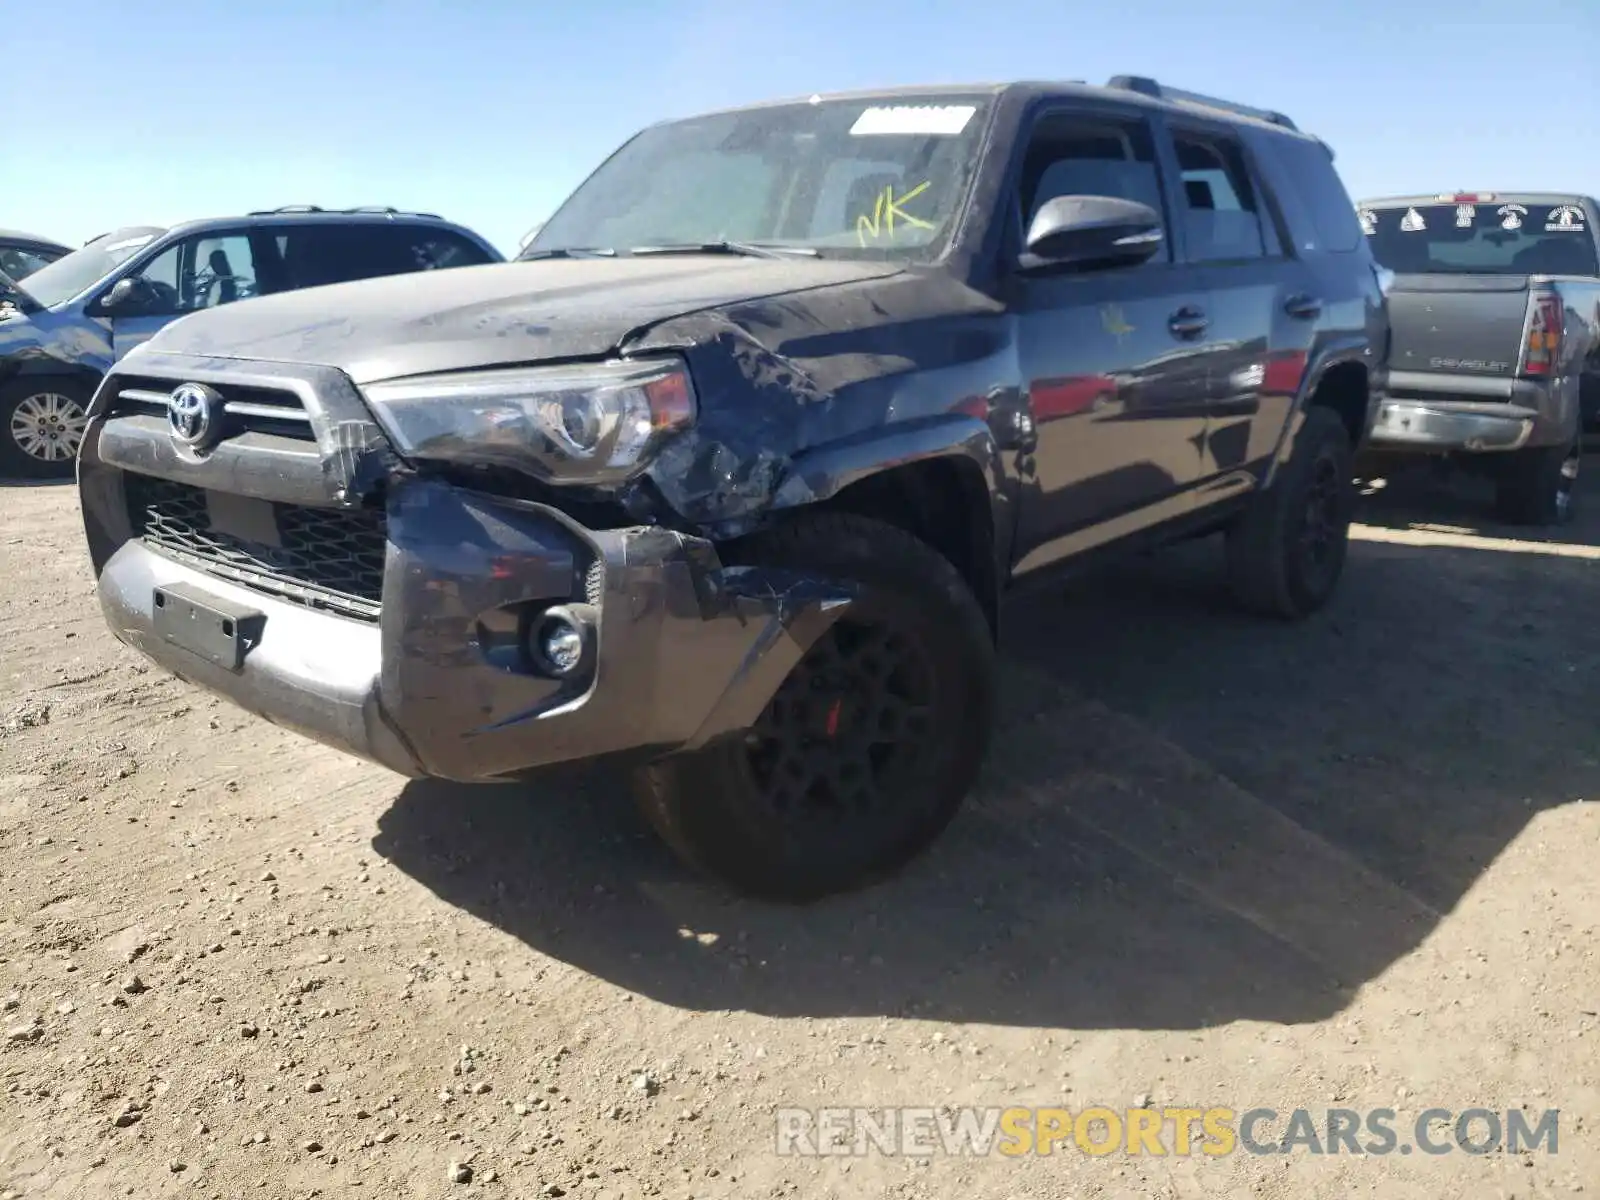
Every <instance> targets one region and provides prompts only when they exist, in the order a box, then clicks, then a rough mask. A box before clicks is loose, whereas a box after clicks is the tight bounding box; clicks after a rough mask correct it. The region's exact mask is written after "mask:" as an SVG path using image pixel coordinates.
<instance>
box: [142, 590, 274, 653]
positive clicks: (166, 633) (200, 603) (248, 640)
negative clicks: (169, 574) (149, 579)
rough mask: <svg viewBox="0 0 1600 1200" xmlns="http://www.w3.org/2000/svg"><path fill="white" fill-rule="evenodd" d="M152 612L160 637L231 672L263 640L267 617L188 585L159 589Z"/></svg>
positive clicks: (153, 599)
mask: <svg viewBox="0 0 1600 1200" xmlns="http://www.w3.org/2000/svg"><path fill="white" fill-rule="evenodd" d="M151 612H152V613H153V614H154V625H155V631H156V633H157V634H158V635H159V636H160V637H161V639H162V640H163V641H167V642H171V643H172V644H173V645H174V646H179V647H181V648H183V649H184V650H187V651H189V652H190V653H191V654H198V655H199V656H200V657H201V658H204V659H206V660H208V661H209V662H214V663H216V664H217V665H218V666H220V667H225V668H226V669H227V670H230V671H237V670H240V669H241V668H243V666H244V656H245V654H246V652H247V651H248V650H249V649H250V647H252V646H254V645H256V644H257V643H258V642H259V641H260V640H261V629H262V626H263V625H265V624H266V616H265V615H264V614H263V613H262V612H260V611H259V610H258V609H254V608H251V607H250V606H249V605H246V604H236V603H234V602H233V601H232V600H225V599H223V598H222V597H221V596H215V595H212V594H211V593H210V592H207V591H205V590H204V589H202V588H197V587H195V586H193V585H192V584H187V583H172V584H166V585H164V586H162V587H158V588H156V589H155V594H154V596H153V598H152V608H151Z"/></svg>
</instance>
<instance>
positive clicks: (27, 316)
mask: <svg viewBox="0 0 1600 1200" xmlns="http://www.w3.org/2000/svg"><path fill="white" fill-rule="evenodd" d="M503 261H504V255H502V254H501V253H500V252H499V251H498V250H496V249H495V248H494V247H493V246H492V245H490V244H489V243H488V242H487V241H485V240H484V239H483V238H482V237H480V236H479V235H478V234H476V233H474V232H472V231H471V230H469V229H464V228H463V227H461V226H460V225H455V224H452V223H450V222H448V221H445V220H444V219H442V218H440V217H437V216H434V215H433V214H431V213H405V212H400V211H398V210H396V209H393V208H358V209H344V210H326V209H320V208H316V207H314V206H309V205H298V206H292V207H289V208H279V209H274V210H272V211H270V212H253V213H248V214H246V215H244V216H241V217H220V218H213V219H209V220H203V221H188V222H185V223H183V224H181V225H175V226H173V227H171V228H170V229H168V228H161V227H159V226H150V225H143V226H132V227H128V228H124V229H117V230H114V231H112V232H110V233H105V234H101V235H100V236H99V237H96V238H94V239H92V240H91V241H90V242H89V243H88V244H87V245H85V246H83V247H82V248H81V249H79V250H75V251H73V252H72V253H71V254H67V255H65V256H64V257H62V258H59V259H57V260H56V261H55V262H53V263H50V264H49V265H48V266H45V267H42V268H40V269H39V270H37V271H35V272H33V273H32V274H30V275H28V276H27V277H26V279H25V280H23V281H17V280H15V279H7V278H5V277H4V276H0V290H3V291H4V292H5V294H4V295H0V475H4V476H11V477H17V476H22V477H28V478H50V477H60V478H67V477H70V476H71V475H72V472H73V462H74V460H75V458H76V457H77V453H78V445H79V443H80V442H81V441H82V440H83V430H84V424H85V420H86V412H87V410H88V407H89V398H90V397H91V396H92V395H93V394H94V389H95V387H96V385H98V384H99V382H100V379H101V377H102V376H103V375H104V374H105V372H106V371H107V370H109V369H110V367H111V364H112V363H114V362H116V361H117V360H118V359H120V358H121V357H122V356H123V355H124V354H126V353H127V352H128V351H129V350H130V349H132V348H133V347H134V346H137V345H138V344H139V343H140V342H143V341H145V340H147V339H148V338H150V337H151V336H152V335H154V334H155V332H156V331H157V330H159V329H161V328H162V327H163V326H165V325H168V324H170V323H171V322H173V321H175V320H177V319H178V318H180V317H183V316H186V315H188V314H190V313H195V312H201V311H203V310H205V309H210V308H216V307H218V306H220V305H223V304H231V303H234V302H235V301H239V300H247V299H249V298H250V297H252V296H266V295H271V294H272V293H274V292H288V291H295V290H298V289H301V288H309V287H319V286H321V285H323V284H331V283H345V282H349V281H351V280H356V279H370V278H373V277H375V276H380V275H400V274H405V273H407V272H411V271H429V270H439V269H442V268H445V267H466V266H479V265H482V264H485V263H496V262H503Z"/></svg>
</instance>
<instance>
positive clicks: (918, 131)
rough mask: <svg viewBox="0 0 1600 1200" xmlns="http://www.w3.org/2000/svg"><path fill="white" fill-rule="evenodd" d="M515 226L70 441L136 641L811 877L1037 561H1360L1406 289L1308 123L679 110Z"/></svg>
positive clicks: (970, 668)
mask: <svg viewBox="0 0 1600 1200" xmlns="http://www.w3.org/2000/svg"><path fill="white" fill-rule="evenodd" d="M519 257H520V259H521V261H518V262H514V263H509V264H502V265H493V266H482V267H463V268H460V269H457V270H451V271H440V272H432V273H427V274H421V275H416V276H412V277H408V278H406V279H403V280H393V279H391V280H386V281H379V282H364V283H350V284H342V285H338V286H335V287H331V288H323V289H319V290H317V291H315V292H308V293H304V294H298V295H297V294H288V295H280V296H268V297H265V298H262V299H259V300H256V301H253V302H252V303H250V304H248V305H238V306H236V307H232V308H224V309H218V310H215V311H212V312H208V313H203V314H199V315H196V316H193V317H190V318H188V319H186V320H184V321H182V322H180V323H178V324H176V325H173V326H171V327H170V328H168V329H167V330H164V331H163V332H161V333H159V334H157V335H156V336H155V337H154V338H152V339H151V340H150V341H149V342H148V343H146V344H145V345H143V346H141V347H139V348H138V349H136V350H134V351H133V352H132V353H130V354H129V355H128V356H127V357H126V358H124V359H123V360H122V361H121V362H120V363H119V364H118V365H117V366H116V368H115V369H114V370H113V371H112V372H111V374H110V375H109V376H108V377H107V378H106V380H105V381H104V383H103V384H102V385H101V387H100V388H99V390H98V391H97V393H96V395H95V398H94V402H93V407H92V411H91V414H90V421H89V427H88V432H87V435H86V437H85V440H84V444H83V451H82V456H81V460H80V468H79V487H80V492H81V497H82V508H83V514H84V522H85V527H86V530H87V535H88V542H89V547H90V550H91V554H92V559H93V564H94V570H95V572H96V574H97V576H98V579H99V595H100V600H101V603H102V605H103V607H104V610H105V614H106V617H107V620H108V621H109V623H110V627H111V629H112V630H113V631H114V632H115V634H116V635H117V636H118V637H119V638H121V639H122V640H124V641H125V642H127V643H129V644H131V645H133V646H135V647H137V648H139V649H140V650H142V651H143V652H144V653H145V654H146V655H148V656H149V657H151V658H152V659H154V660H156V661H157V662H158V663H160V664H161V665H162V666H164V667H165V668H167V669H168V670H170V671H172V672H174V673H176V674H178V675H181V676H183V677H184V678H186V679H189V680H191V681H193V682H195V683H198V684H200V685H202V686H204V687H207V688H210V689H213V690H214V691H216V692H219V693H222V694H223V695H225V696H228V697H230V698H231V699H233V700H234V701H235V702H237V703H238V704H240V705H242V706H243V707H245V708H247V709H250V710H253V711H254V712H257V713H260V714H262V715H264V716H266V717H267V718H269V719H270V720H273V721H276V722H279V723H281V724H283V725H285V726H288V727H290V728H293V729H296V730H299V731H301V732H303V733H305V734H307V735H309V736H311V737H313V738H318V739H321V740H322V741H324V742H327V743H330V744H332V745H334V746H337V747H340V748H342V749H345V750H347V751H352V752H354V753H357V754H360V755H364V756H366V757H367V758H369V759H372V760H375V761H377V762H379V763H382V764H384V765H386V766H388V767H390V768H392V769H394V770H395V771H397V772H401V773H403V774H406V775H410V776H435V777H444V778H449V779H454V780H466V781H471V780H489V779H503V778H508V777H511V778H516V777H522V776H524V775H525V774H526V773H528V772H530V771H531V770H532V769H533V768H537V767H540V766H543V765H546V764H551V763H556V762H561V761H570V760H575V759H583V758H590V757H594V756H599V755H609V754H611V753H613V752H617V753H624V754H626V755H629V756H637V759H636V766H637V772H638V779H639V782H640V793H641V798H642V803H643V807H644V811H645V812H646V814H647V815H648V817H649V818H650V820H651V821H652V822H653V823H654V825H655V827H656V828H657V829H658V830H659V831H660V832H661V833H662V834H663V835H664V837H665V839H666V840H667V841H668V842H669V843H670V844H671V845H672V846H673V847H674V848H676V850H677V851H678V852H679V853H681V854H682V855H683V856H684V857H685V858H687V859H688V860H690V861H691V862H692V863H695V864H698V865H699V866H701V867H703V868H705V869H707V870H709V871H710V872H712V873H714V874H715V875H717V876H719V877H721V878H722V879H723V880H726V881H728V882H730V883H731V884H733V885H735V886H737V887H739V888H742V889H745V890H748V891H751V892H754V893H758V894H762V895H766V896H771V897H784V898H805V897H812V896H817V895H820V894H823V893H826V892H829V891H833V890H836V889H840V888H845V887H850V886H855V885H858V884H860V883H863V882H865V881H867V880H869V879H873V878H877V877H881V876H882V875H883V874H884V873H886V872H888V871H889V870H891V869H892V868H894V867H895V866H897V865H898V864H900V863H902V862H904V861H905V860H907V859H908V858H910V857H911V856H913V855H914V854H915V853H917V852H918V851H919V850H920V849H921V848H922V847H924V846H925V845H926V844H928V843H929V842H930V841H931V840H932V839H933V838H934V837H935V836H936V835H937V834H938V833H939V832H940V831H941V830H942V829H943V828H944V827H945V825H946V823H947V822H948V821H949V820H950V818H951V816H952V814H953V813H954V812H955V810H956V809H957V807H958V805H959V804H960V802H961V800H962V798H963V797H964V796H965V794H966V793H967V792H968V790H969V789H970V787H971V786H972V784H973V782H974V779H975V776H976V774H977V771H978V768H979V764H980V761H981V759H982V757H983V755H984V753H985V750H986V745H987V741H988V738H989V734H990V726H991V722H992V718H993V713H994V703H995V687H996V643H997V639H998V632H999V627H1000V607H1001V598H1002V596H1003V594H1004V593H1005V592H1006V591H1007V589H1008V588H1010V587H1011V586H1013V585H1014V584H1017V583H1019V582H1021V581H1022V580H1023V579H1024V578H1031V579H1041V578H1047V577H1049V575H1050V572H1051V571H1052V569H1054V568H1059V567H1063V566H1065V565H1067V564H1069V563H1074V562H1079V561H1082V559H1083V556H1084V555H1085V554H1086V553H1087V552H1089V551H1091V550H1095V549H1099V548H1101V547H1113V546H1114V547H1116V548H1118V549H1128V548H1131V547H1135V546H1146V545H1148V544H1150V543H1151V542H1152V541H1165V540H1171V539H1174V538H1178V537H1184V536H1192V535H1196V534H1202V533H1211V532H1223V533H1225V534H1226V546H1227V559H1228V566H1229V572H1230V576H1231V579H1232V583H1233V587H1234V589H1235V591H1236V592H1237V594H1238V596H1239V598H1240V599H1241V600H1242V601H1243V602H1244V603H1245V604H1246V605H1248V606H1249V607H1250V608H1252V609H1254V610H1256V611H1258V612H1261V613H1264V614H1271V615H1276V616H1280V617H1286V618H1295V617H1300V616H1303V615H1305V614H1308V613H1311V612H1313V611H1314V610H1316V609H1318V608H1319V607H1320V606H1322V605H1323V604H1324V603H1325V602H1326V601H1327V600H1328V599H1329V597H1330V595H1331V594H1332V593H1333V591H1334V589H1335V586H1336V583H1337V581H1338V579H1339V578H1340V575H1341V571H1342V568H1343V564H1344V560H1345V552H1346V536H1347V527H1348V523H1349V520H1350V511H1351V497H1352V491H1353V489H1352V486H1351V470H1350V463H1351V456H1352V450H1353V448H1354V447H1356V446H1358V445H1359V444H1360V443H1362V442H1363V440H1364V439H1365V437H1366V435H1367V431H1368V429H1369V427H1370V425H1371V422H1372V419H1373V415H1374V410H1375V402H1376V398H1377V397H1378V396H1379V395H1380V389H1381V387H1382V379H1383V369H1384V368H1383V362H1382V359H1381V348H1382V347H1383V346H1384V345H1385V342H1386V331H1385V328H1384V323H1385V320H1386V317H1385V312H1386V310H1385V307H1384V299H1383V295H1382V291H1381V288H1380V282H1379V275H1378V272H1377V269H1376V267H1375V265H1374V263H1373V261H1372V259H1371V257H1370V255H1369V252H1368V249H1367V244H1366V239H1365V238H1364V237H1363V236H1362V231H1361V227H1360V224H1359V222H1358V220H1357V216H1356V210H1355V208H1354V205H1353V204H1352V202H1351V200H1350V198H1349V196H1348V195H1347V194H1346V192H1345V190H1344V188H1343V187H1342V185H1341V183H1340V181H1339V178H1338V175H1337V174H1336V172H1335V170H1334V167H1333V163H1332V154H1331V152H1330V151H1329V149H1328V148H1327V146H1326V145H1324V144H1323V143H1322V142H1321V141H1319V140H1318V139H1316V138H1314V137H1310V136H1308V135H1306V134H1304V133H1301V132H1299V131H1298V130H1297V129H1296V128H1295V126H1294V125H1293V123H1292V122H1291V121H1289V120H1288V119H1287V118H1285V117H1283V116H1281V115H1279V114H1275V113H1267V112H1263V111H1259V110H1255V109H1248V108H1245V107H1243V106H1237V105H1231V104H1228V103H1225V102H1223V101H1220V100H1215V99H1211V98H1206V97H1198V96H1194V95H1192V94H1189V93H1179V92H1173V91H1171V90H1170V89H1164V88H1162V87H1161V86H1160V85H1158V84H1156V83H1155V82H1153V81H1151V80H1148V79H1142V78H1133V77H1118V78H1117V79H1114V80H1112V81H1111V83H1110V84H1109V85H1107V86H1104V87H1092V86H1086V85H1082V84H1059V85H1058V84H1031V83H1027V84H1010V85H1004V86H998V87H965V88H948V89H943V90H938V91H930V90H906V91H898V92H894V93H861V94H852V95H840V96H827V97H816V96H814V97H811V98H809V99H802V100H799V101H797V102H792V103H774V104H765V105H760V106H755V107H750V108H743V109H739V110H735V111H728V112H720V113H715V114H712V115H706V116H699V117H695V118H692V119H687V120H678V121H672V122H668V123H665V124H660V125H656V126H654V127H652V128H649V129H647V130H645V131H643V132H642V133H639V134H638V135H636V136H635V137H633V138H632V139H630V140H629V141H628V142H627V143H626V144H625V145H623V146H622V147H621V148H620V149H619V150H617V151H616V152H615V153H614V154H613V155H612V156H611V157H610V158H608V159H607V160H606V161H605V162H604V163H603V164H602V165H601V166H600V167H599V168H598V169H597V170H596V171H595V172H594V173H593V174H592V175H591V176H590V177H589V178H588V179H587V180H586V181H585V182H584V183H583V184H581V185H580V186H579V187H578V188H577V190H576V191H575V192H574V193H573V194H572V196H571V197H570V198H569V199H567V200H566V202H565V203H564V204H563V205H562V206H561V208H560V209H559V210H558V211H557V212H556V213H555V214H554V215H553V216H552V217H551V218H550V220H549V221H548V222H547V223H546V224H545V225H544V227H543V228H542V229H541V230H540V231H539V233H538V235H537V237H536V238H534V239H533V240H532V241H531V242H530V243H529V245H528V246H527V247H526V249H525V250H524V251H523V252H522V253H521V255H520V256H519ZM1064 635H1065V633H1064Z"/></svg>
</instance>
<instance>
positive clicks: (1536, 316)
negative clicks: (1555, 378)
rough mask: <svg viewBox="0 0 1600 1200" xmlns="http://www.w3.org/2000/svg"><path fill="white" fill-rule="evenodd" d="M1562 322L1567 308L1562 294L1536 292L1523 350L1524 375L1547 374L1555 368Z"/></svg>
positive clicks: (1564, 319)
mask: <svg viewBox="0 0 1600 1200" xmlns="http://www.w3.org/2000/svg"><path fill="white" fill-rule="evenodd" d="M1565 323H1566V311H1565V308H1564V307H1563V305H1562V303H1561V297H1560V296H1557V295H1555V294H1553V293H1551V292H1536V293H1535V294H1534V297H1533V310H1532V311H1531V312H1530V313H1529V314H1528V341H1527V345H1526V346H1524V347H1523V351H1522V373H1523V374H1524V375H1549V374H1551V373H1552V372H1554V371H1555V369H1556V362H1557V359H1558V357H1559V354H1560V350H1561V329H1562V326H1563V325H1564V324H1565Z"/></svg>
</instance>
